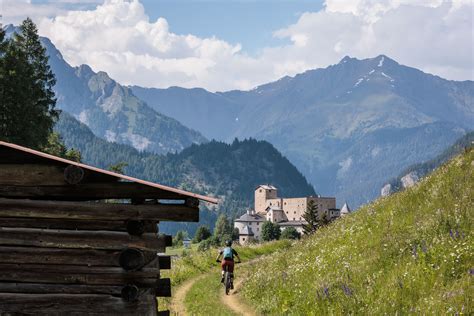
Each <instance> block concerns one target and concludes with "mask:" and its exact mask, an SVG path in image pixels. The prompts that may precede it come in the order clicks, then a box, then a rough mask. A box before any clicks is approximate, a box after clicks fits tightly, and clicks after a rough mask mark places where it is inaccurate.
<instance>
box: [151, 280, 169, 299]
mask: <svg viewBox="0 0 474 316" xmlns="http://www.w3.org/2000/svg"><path fill="white" fill-rule="evenodd" d="M155 294H156V296H157V297H171V280H170V279H168V278H164V279H159V280H158V286H157V287H156V293H155Z"/></svg>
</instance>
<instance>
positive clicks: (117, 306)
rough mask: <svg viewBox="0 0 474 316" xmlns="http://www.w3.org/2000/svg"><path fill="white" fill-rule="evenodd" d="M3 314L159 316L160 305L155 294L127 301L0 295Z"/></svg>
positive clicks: (102, 297)
mask: <svg viewBox="0 0 474 316" xmlns="http://www.w3.org/2000/svg"><path fill="white" fill-rule="evenodd" d="M0 311H2V313H6V315H16V314H21V315H25V314H26V315H41V316H44V315H64V314H66V313H67V314H68V315H69V316H78V315H91V316H92V315H94V316H98V315H105V316H108V315H131V316H135V315H136V316H138V315H140V316H156V315H157V302H156V297H155V296H154V295H152V294H149V295H144V296H143V297H141V298H140V300H137V301H133V302H126V301H124V300H123V299H122V298H120V297H114V296H111V295H101V294H17V293H0Z"/></svg>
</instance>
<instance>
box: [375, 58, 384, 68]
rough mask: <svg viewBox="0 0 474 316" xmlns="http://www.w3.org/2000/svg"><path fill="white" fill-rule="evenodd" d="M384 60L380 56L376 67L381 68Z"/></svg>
mask: <svg viewBox="0 0 474 316" xmlns="http://www.w3.org/2000/svg"><path fill="white" fill-rule="evenodd" d="M384 60H385V57H384V56H382V58H380V61H379V64H378V65H377V67H382V66H383V61H384Z"/></svg>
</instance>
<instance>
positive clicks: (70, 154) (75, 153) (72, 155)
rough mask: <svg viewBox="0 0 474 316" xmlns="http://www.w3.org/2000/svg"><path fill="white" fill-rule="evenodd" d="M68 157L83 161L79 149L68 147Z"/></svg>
mask: <svg viewBox="0 0 474 316" xmlns="http://www.w3.org/2000/svg"><path fill="white" fill-rule="evenodd" d="M65 158H66V159H69V160H72V161H75V162H81V161H82V155H81V152H80V151H79V150H77V149H74V148H71V149H68V151H67V152H66V157H65Z"/></svg>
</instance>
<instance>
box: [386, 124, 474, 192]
mask: <svg viewBox="0 0 474 316" xmlns="http://www.w3.org/2000/svg"><path fill="white" fill-rule="evenodd" d="M472 147H474V132H470V133H467V134H466V135H464V136H463V137H461V138H460V139H458V140H457V141H456V142H455V143H454V144H453V145H451V146H449V147H448V148H447V149H446V150H444V151H443V152H442V153H441V154H439V155H438V156H436V157H435V158H433V159H430V160H429V161H426V162H422V163H417V164H414V165H412V166H410V167H408V168H406V169H405V170H403V172H401V173H400V175H399V176H398V177H396V178H393V179H391V180H390V181H388V183H387V184H386V185H384V187H383V188H382V190H381V191H382V196H387V195H389V194H392V193H394V192H398V191H400V190H402V189H404V188H406V187H408V186H411V185H413V184H414V183H416V182H418V181H419V180H420V179H422V178H423V177H425V176H426V175H428V174H429V173H431V172H432V171H433V170H435V169H436V168H438V167H439V166H441V165H442V164H443V163H445V162H446V161H448V160H450V159H451V158H453V157H454V156H456V155H459V154H460V153H462V152H463V151H464V150H466V149H468V148H472Z"/></svg>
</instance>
